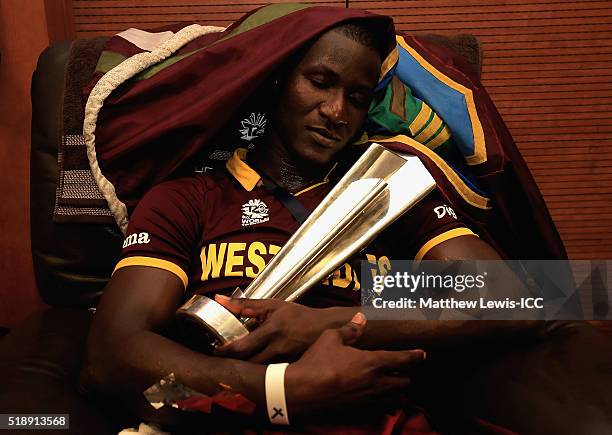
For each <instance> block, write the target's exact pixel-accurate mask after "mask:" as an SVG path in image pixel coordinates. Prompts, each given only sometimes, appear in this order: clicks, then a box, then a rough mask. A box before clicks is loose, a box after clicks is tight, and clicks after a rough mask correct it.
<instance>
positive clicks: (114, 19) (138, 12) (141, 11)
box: [73, 0, 345, 37]
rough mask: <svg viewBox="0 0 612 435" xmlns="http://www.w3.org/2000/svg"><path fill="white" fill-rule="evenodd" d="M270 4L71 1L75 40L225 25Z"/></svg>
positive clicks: (320, 1)
mask: <svg viewBox="0 0 612 435" xmlns="http://www.w3.org/2000/svg"><path fill="white" fill-rule="evenodd" d="M269 3H295V1H289V0H284V1H283V0H280V1H256V0H216V1H205V0H176V1H168V0H139V1H136V0H73V5H74V9H73V13H74V27H75V31H76V35H77V36H78V37H93V36H99V35H109V34H113V33H117V32H120V31H122V30H125V29H126V28H128V27H138V28H141V29H148V28H154V27H159V26H163V25H166V24H169V23H176V22H181V21H186V22H196V23H202V24H209V25H211V26H228V25H229V24H231V23H233V22H234V21H236V20H237V19H238V18H240V17H241V16H243V15H244V14H245V13H246V12H248V11H250V10H253V9H255V8H258V7H261V6H263V5H266V4H269ZM308 3H310V4H317V5H329V6H344V5H345V1H344V0H342V1H339V0H314V1H309V2H308Z"/></svg>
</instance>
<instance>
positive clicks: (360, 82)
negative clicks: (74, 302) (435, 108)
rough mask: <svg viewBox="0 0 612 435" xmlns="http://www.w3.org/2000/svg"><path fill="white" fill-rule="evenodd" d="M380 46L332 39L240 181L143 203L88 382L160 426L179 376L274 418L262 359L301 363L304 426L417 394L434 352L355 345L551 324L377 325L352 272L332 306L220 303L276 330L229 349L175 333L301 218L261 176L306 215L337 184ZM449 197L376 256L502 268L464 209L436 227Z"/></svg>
mask: <svg viewBox="0 0 612 435" xmlns="http://www.w3.org/2000/svg"><path fill="white" fill-rule="evenodd" d="M381 47H384V44H383V43H380V42H377V35H376V34H375V32H372V31H371V30H370V29H369V28H368V27H367V26H364V25H362V24H355V23H352V24H343V25H340V26H337V27H335V28H334V29H332V30H330V31H328V32H327V33H324V34H323V35H322V36H321V37H319V38H318V39H317V40H316V41H315V42H314V43H313V44H312V45H311V46H309V47H308V49H307V51H306V52H305V53H303V55H302V57H301V58H300V59H298V61H297V64H296V65H295V67H293V68H291V69H290V71H288V72H287V74H286V75H285V76H283V77H279V80H278V82H276V83H275V85H274V86H275V90H274V92H275V93H276V94H277V95H275V98H276V100H275V101H276V102H277V104H276V105H275V108H274V109H273V110H274V112H273V114H272V122H271V126H270V129H269V131H268V133H267V136H266V138H265V140H264V143H263V144H261V145H260V146H258V147H257V148H256V150H254V151H253V152H252V153H249V154H248V155H247V154H246V153H245V152H244V151H237V152H236V153H235V154H234V156H233V157H232V158H231V159H230V161H229V162H228V165H227V172H226V171H223V170H222V171H218V172H213V173H212V174H204V175H198V176H193V177H187V178H182V179H178V180H174V181H170V182H167V183H162V184H160V185H158V186H156V187H155V188H154V189H152V190H151V191H150V192H149V193H148V194H147V195H146V196H145V197H144V198H143V199H142V200H141V202H140V204H139V206H138V208H137V210H136V211H135V213H134V215H133V216H132V218H131V221H130V227H129V228H128V237H127V239H126V243H125V244H124V251H123V254H122V259H121V260H120V261H119V263H118V265H117V267H116V269H115V273H114V274H113V277H112V279H111V281H110V283H109V284H108V286H107V288H106V290H105V292H104V295H103V297H102V300H101V301H100V304H99V306H98V310H97V313H96V316H95V319H94V322H93V325H92V329H91V332H90V337H89V344H88V351H87V357H86V366H85V369H84V372H83V373H84V374H83V383H84V385H86V386H88V387H89V389H93V390H97V391H99V392H102V393H106V394H111V395H113V396H116V397H119V398H121V399H122V400H123V401H124V402H125V403H126V404H127V405H128V406H129V407H131V409H133V410H134V412H136V413H139V414H140V415H141V416H142V417H143V418H149V419H158V420H159V419H163V412H165V411H163V410H162V413H158V415H156V416H151V415H150V412H147V411H146V409H147V406H148V405H147V404H146V402H145V401H144V398H143V397H142V392H143V391H144V390H145V389H146V388H148V387H149V386H150V385H152V384H154V383H155V382H157V381H158V380H159V379H161V378H163V377H164V376H166V375H167V374H169V373H171V372H172V373H175V375H176V377H177V379H178V380H179V381H180V382H181V383H183V384H185V385H188V386H189V387H191V388H193V389H195V390H198V391H200V392H203V393H206V394H212V393H213V392H214V391H215V390H216V389H217V388H218V385H219V384H220V383H222V384H225V385H229V386H230V387H231V388H232V390H234V391H236V392H239V393H241V394H243V395H244V396H246V397H247V398H248V399H249V400H251V401H253V402H255V404H256V411H257V413H258V415H260V414H263V413H264V412H265V409H266V394H265V393H266V391H265V387H264V384H265V382H264V379H265V377H266V366H265V365H262V364H261V363H263V362H268V361H274V360H276V361H277V360H279V359H281V358H287V360H291V361H294V362H292V363H291V364H289V366H288V367H287V369H286V372H285V377H284V384H283V385H284V390H285V393H284V394H285V397H286V402H287V403H286V405H287V410H286V412H288V413H289V416H290V419H291V422H292V423H294V422H297V423H299V422H300V421H305V420H307V419H308V418H310V417H312V416H315V415H319V414H322V413H323V414H324V413H325V412H326V411H327V410H329V409H332V408H333V409H335V408H338V407H340V408H342V409H345V410H346V409H348V407H350V406H363V405H364V403H372V402H375V401H377V400H380V398H381V397H385V396H386V397H390V396H389V395H390V394H391V393H394V392H398V391H401V390H404V389H405V388H406V387H407V385H408V384H409V383H410V371H411V369H412V368H413V366H414V365H415V364H417V363H418V362H422V361H423V360H425V358H426V353H425V352H424V351H423V350H420V349H416V350H396V351H388V350H359V349H357V348H355V347H352V345H353V344H356V343H357V342H359V344H360V346H363V347H376V348H382V349H385V348H393V349H411V348H412V349H414V347H415V345H417V344H418V346H419V347H421V346H422V347H426V346H430V345H431V344H432V343H434V344H440V343H442V342H444V343H449V344H451V343H452V342H453V340H455V339H456V340H462V339H464V338H465V337H466V336H472V337H473V336H486V335H490V334H498V333H501V334H506V333H507V334H521V333H534V332H536V331H537V330H538V324H537V323H517V324H515V323H503V324H502V323H499V324H497V325H496V326H495V327H492V328H491V327H489V328H486V329H485V328H482V327H480V326H479V325H474V324H468V323H458V322H456V323H445V324H437V323H432V324H431V323H427V324H421V323H419V324H418V325H414V324H412V323H410V324H409V323H402V322H394V323H391V324H386V323H385V324H383V323H377V324H374V323H373V324H371V325H368V326H367V327H366V323H367V322H366V319H365V318H364V317H363V315H361V314H359V313H358V312H357V311H358V309H357V308H348V307H345V308H342V307H336V305H355V304H356V303H355V302H356V301H357V300H358V297H357V295H358V292H357V291H356V290H355V286H356V282H355V281H354V280H353V278H352V274H350V275H349V276H345V277H344V279H342V276H341V275H338V276H336V277H335V278H338V279H334V277H332V279H331V280H330V282H328V283H327V284H325V283H324V284H323V285H322V286H320V288H317V289H314V290H313V292H311V293H309V294H308V296H307V298H306V300H304V301H302V302H304V303H306V304H307V303H309V302H310V304H311V305H315V306H326V307H328V308H318V309H315V308H309V307H306V306H303V305H298V304H284V303H280V302H277V301H254V302H231V301H228V300H227V299H223V298H222V296H219V298H218V299H217V300H218V301H220V302H222V303H224V304H225V305H226V306H228V307H230V308H231V309H233V310H234V311H236V312H239V313H240V314H242V315H248V316H255V317H257V318H259V320H260V321H261V323H262V324H261V326H260V327H259V328H258V329H257V330H256V331H255V332H254V333H253V334H252V335H251V336H248V337H246V338H244V339H242V340H239V341H237V342H236V343H234V344H230V345H229V346H227V347H225V348H223V349H221V350H220V352H219V356H208V355H204V354H200V353H198V352H194V351H192V350H190V349H188V348H187V347H185V346H183V345H181V344H179V343H176V342H174V341H173V340H171V339H169V338H166V337H165V336H164V335H163V334H164V332H165V331H167V330H168V328H169V327H170V325H171V324H172V322H173V320H174V316H175V311H176V309H177V308H178V307H179V306H180V305H181V304H182V302H183V301H184V299H185V291H186V290H187V292H188V293H194V292H199V293H207V294H216V293H226V294H227V293H228V292H229V291H231V290H233V288H235V286H237V285H244V284H246V283H248V282H249V281H250V280H251V279H252V278H253V277H254V276H255V275H256V274H257V273H258V272H259V271H261V269H262V268H263V267H264V265H265V263H266V262H267V261H269V258H270V257H271V256H272V255H274V254H275V253H276V252H278V250H279V249H280V247H281V246H282V244H283V243H284V242H285V241H286V240H287V239H288V238H289V237H290V235H291V234H292V233H293V231H295V229H296V228H297V226H298V225H299V223H298V222H297V221H296V220H295V219H294V217H293V216H292V215H291V213H290V211H289V210H288V209H287V208H286V207H285V206H284V205H283V204H282V203H281V202H280V201H279V200H278V199H277V198H275V197H274V195H273V194H272V193H271V192H270V190H269V187H266V183H263V182H261V179H262V176H264V177H267V178H269V179H270V180H272V182H273V183H274V184H275V185H276V186H277V187H278V188H280V189H283V190H284V191H285V192H288V193H290V194H291V195H290V196H291V197H292V198H297V199H298V200H299V201H300V202H301V203H302V204H303V205H304V207H305V208H306V209H312V208H314V207H315V206H316V204H318V202H319V201H320V200H321V199H322V198H323V196H324V195H325V194H326V192H327V191H328V190H329V184H330V180H333V178H334V177H336V176H337V175H336V174H334V173H333V169H334V163H335V161H336V160H337V158H338V156H339V153H341V152H343V151H346V149H347V147H350V146H351V145H350V144H351V143H352V142H353V141H354V140H355V139H356V138H357V137H358V136H359V134H360V132H361V128H362V126H363V123H364V121H365V119H366V116H367V112H368V107H369V104H370V100H371V98H372V90H373V89H374V87H375V86H376V84H377V81H378V78H379V75H380V70H381V64H382V61H383V57H384V56H383V54H382V53H384V51H383V49H382V48H381ZM330 172H331V173H330ZM256 200H258V201H259V202H257V201H256ZM249 201H252V202H249ZM261 203H263V204H264V207H260V206H261ZM243 204H244V205H247V204H251V205H252V206H254V207H255V206H258V207H256V208H255V209H256V210H258V212H259V213H258V215H257V219H255V220H254V221H253V220H246V221H244V222H245V223H246V225H245V224H244V223H243V222H242V221H241V220H240V215H236V213H235V212H236V206H238V207H240V206H241V205H243ZM441 204H443V202H442V201H441V199H440V197H438V196H436V195H435V194H434V195H431V196H429V197H428V198H426V200H425V202H424V203H423V204H421V205H420V206H419V207H418V208H417V209H416V210H414V211H411V212H410V213H409V214H408V215H406V216H405V217H403V218H402V219H401V220H400V221H399V223H398V224H397V225H396V226H395V227H392V228H391V229H390V230H389V231H388V232H387V235H385V234H383V235H381V237H380V240H378V241H377V242H376V243H374V244H372V245H371V246H370V247H369V249H372V251H371V252H372V254H369V255H373V256H375V257H376V259H377V260H380V259H381V258H382V257H386V258H387V259H388V258H389V256H390V255H401V254H402V252H403V253H404V255H407V256H411V257H415V256H418V257H419V258H424V259H449V258H452V259H476V258H478V259H499V255H498V254H497V253H496V252H495V250H493V249H492V248H491V247H490V246H489V245H488V244H486V243H485V242H484V241H482V240H481V239H480V238H478V237H476V236H475V235H474V233H473V232H472V231H471V230H469V229H467V228H466V227H465V226H464V225H463V224H462V223H461V222H460V221H459V220H457V219H455V218H453V217H452V216H450V215H449V216H447V217H446V219H443V220H441V219H437V218H436V217H435V213H434V212H433V209H434V208H435V207H437V206H439V205H441ZM251 216H252V215H251ZM387 236H390V237H391V238H392V239H393V238H395V243H394V241H390V240H388V239H386V237H387ZM397 242H399V243H397ZM377 243H378V245H379V246H376V245H377ZM406 246H411V248H410V249H409V250H406V249H405V248H406ZM385 249H386V250H387V255H385ZM366 252H368V250H367V249H366ZM404 258H405V257H404ZM245 259H246V260H245ZM347 282H348V283H352V286H350V288H349V285H347ZM517 285H518V283H517ZM323 298H326V299H323ZM322 300H324V302H322ZM390 332H391V333H390ZM221 355H227V356H233V357H239V358H243V359H233V358H226V357H222V356H221ZM246 358H251V361H246V360H244V359H246ZM212 417H213V419H214V415H213V416H212Z"/></svg>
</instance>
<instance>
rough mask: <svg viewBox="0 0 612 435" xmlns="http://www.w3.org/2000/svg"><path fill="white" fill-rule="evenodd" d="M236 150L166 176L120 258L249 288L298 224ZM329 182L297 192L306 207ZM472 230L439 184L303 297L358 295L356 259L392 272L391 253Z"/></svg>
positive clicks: (195, 288)
mask: <svg viewBox="0 0 612 435" xmlns="http://www.w3.org/2000/svg"><path fill="white" fill-rule="evenodd" d="M245 156H246V150H244V149H242V150H238V151H237V152H236V153H235V154H234V155H233V156H232V158H230V159H229V160H228V162H227V164H226V168H227V170H218V171H213V172H211V173H205V174H195V175H193V176H191V177H186V178H181V179H177V180H173V181H169V182H165V183H161V184H159V185H157V186H155V187H154V188H153V189H151V190H150V191H149V192H148V193H147V194H146V195H145V197H144V198H143V199H142V200H141V201H140V203H139V205H138V207H137V209H136V210H135V212H134V214H133V216H132V218H131V220H130V224H129V226H128V231H127V237H126V239H125V242H124V244H123V252H122V255H121V260H120V261H119V263H118V264H117V266H116V268H115V270H117V269H119V268H122V267H126V266H133V265H139V266H151V267H157V268H161V269H165V270H168V271H170V272H172V273H174V274H175V275H176V276H178V277H179V278H180V280H181V281H182V282H183V285H184V286H185V288H186V290H187V292H186V297H188V296H190V295H192V294H194V293H198V294H207V295H212V294H215V293H219V292H223V293H229V292H231V291H233V290H234V288H236V287H241V288H242V289H244V288H245V287H246V286H247V285H248V284H249V283H250V282H251V280H252V279H253V278H255V277H256V276H257V275H258V274H259V273H260V272H261V271H262V269H263V268H264V267H265V265H266V264H268V262H269V261H270V259H271V258H272V257H273V256H274V255H275V254H277V253H278V251H280V249H281V247H282V246H283V245H284V244H285V243H286V242H287V240H288V239H289V238H290V237H291V235H292V234H293V233H294V232H295V231H296V230H297V228H298V226H299V224H298V222H297V221H296V220H295V218H294V217H293V216H292V215H291V213H290V212H289V210H288V209H287V208H286V207H285V206H284V205H283V204H282V203H281V202H280V201H279V200H278V199H277V198H276V197H275V196H274V195H273V194H272V193H271V192H269V191H268V189H267V188H266V187H264V186H263V183H261V179H260V176H259V174H258V173H257V172H256V171H255V170H254V169H253V168H251V167H250V166H249V165H248V164H247V163H246V162H245V161H244V158H245ZM329 190H330V182H329V174H328V176H326V177H325V179H323V180H322V181H321V182H319V183H315V184H313V185H311V186H309V187H307V188H305V189H303V190H302V191H301V192H298V193H296V194H295V196H296V198H297V199H298V200H299V201H300V202H301V203H302V205H303V206H304V207H305V208H306V209H307V210H310V211H311V210H314V208H315V207H316V206H317V205H318V204H319V202H321V200H322V199H323V198H324V197H325V195H326V194H327V193H328V192H329ZM468 234H469V235H473V234H474V233H472V232H471V231H470V230H469V229H467V228H465V226H464V225H463V224H462V223H461V222H460V221H459V220H458V219H457V216H456V215H455V213H454V212H453V210H452V209H451V208H450V207H448V206H447V205H445V204H444V203H443V202H442V200H441V198H440V196H439V194H437V193H436V192H434V193H432V194H430V195H428V196H427V197H426V198H425V199H423V200H422V201H421V202H420V203H419V204H417V205H416V206H415V207H413V208H412V209H411V210H409V211H408V212H407V213H406V214H404V215H403V216H402V217H401V218H400V219H399V220H398V221H396V222H395V223H394V224H393V225H391V226H390V227H389V228H388V229H387V230H385V231H384V232H383V233H381V234H380V235H379V236H378V237H377V238H376V240H374V241H373V242H372V243H371V244H370V245H369V246H368V247H366V248H365V249H364V250H362V251H361V253H359V254H358V255H356V256H355V257H354V258H352V259H351V260H350V261H348V262H347V263H346V264H344V265H343V266H342V267H340V268H339V269H338V270H336V271H335V272H334V273H333V274H332V275H331V276H330V277H329V278H327V279H325V280H324V281H323V282H322V283H321V285H319V286H318V287H317V288H315V289H313V290H311V291H310V292H309V293H307V295H306V296H305V297H304V299H303V300H302V301H301V302H303V303H306V304H308V305H313V306H330V305H356V304H359V303H360V292H359V291H358V290H360V285H359V276H360V271H359V264H360V260H367V261H368V265H369V266H370V268H371V272H372V273H374V274H384V273H386V272H388V270H389V266H390V261H389V259H390V258H395V259H414V258H416V259H420V258H422V257H423V256H424V255H425V254H426V252H427V251H428V250H429V249H431V248H432V247H433V246H435V245H437V244H439V243H441V242H443V241H445V240H448V239H450V238H452V237H458V236H461V235H468Z"/></svg>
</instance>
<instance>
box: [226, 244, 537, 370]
mask: <svg viewBox="0 0 612 435" xmlns="http://www.w3.org/2000/svg"><path fill="white" fill-rule="evenodd" d="M423 259H424V260H449V259H458V260H476V259H479V260H501V258H500V256H499V254H498V253H497V252H496V251H495V250H494V249H493V248H492V247H491V246H490V245H489V244H487V243H486V242H484V241H482V240H481V239H480V238H478V237H475V236H461V237H456V238H453V239H450V240H447V241H445V242H442V243H440V244H439V245H436V246H434V247H433V248H432V249H431V250H429V251H428V252H427V254H426V255H425V257H424V258H423ZM499 279H500V280H501V281H506V282H508V281H509V280H510V282H512V285H513V286H515V287H517V288H519V287H522V283H521V282H520V281H519V280H518V279H517V278H516V276H515V275H514V274H513V273H512V272H511V271H510V270H508V273H507V274H505V275H504V276H503V277H499ZM493 285H495V284H494V283H493ZM217 301H218V302H220V303H222V304H224V305H225V306H226V307H227V308H229V309H231V310H232V311H234V312H235V313H237V314H239V315H244V316H247V317H257V318H259V319H260V321H261V322H262V324H261V325H260V326H259V327H258V328H257V329H256V330H255V331H253V332H251V333H250V334H249V335H248V336H246V337H244V338H242V339H240V340H237V341H235V342H233V343H231V344H229V345H226V346H224V347H223V348H222V349H221V350H220V351H219V354H220V355H227V356H233V357H236V358H244V359H246V358H248V359H250V360H251V361H257V362H265V361H269V360H272V359H274V358H277V357H278V356H283V357H293V358H295V357H297V356H299V355H300V354H301V352H303V349H304V348H305V347H306V346H307V345H308V344H309V343H311V342H312V340H313V339H316V337H318V334H319V333H320V330H321V329H325V328H334V327H338V326H339V325H342V324H343V323H345V322H346V321H347V320H348V319H350V318H351V316H353V315H354V314H355V313H356V312H358V311H359V307H331V308H324V309H314V308H309V307H304V306H302V305H298V304H290V303H286V302H282V301H277V300H265V301H250V300H240V299H232V300H229V299H224V298H218V299H217ZM544 326H545V323H544V322H541V321H479V320H466V321H459V320H456V321H415V320H412V321H410V320H409V321H400V320H387V321H369V322H368V325H367V327H366V330H365V332H364V335H363V337H362V338H361V339H360V341H359V347H361V348H366V349H406V348H412V349H414V348H421V349H425V350H427V351H431V350H436V349H439V348H443V347H453V346H458V345H464V344H468V343H469V344H476V343H483V342H486V341H487V340H493V339H495V340H503V339H506V338H518V339H527V338H537V337H538V336H539V335H540V334H543V332H544Z"/></svg>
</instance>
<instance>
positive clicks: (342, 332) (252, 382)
mask: <svg viewBox="0 0 612 435" xmlns="http://www.w3.org/2000/svg"><path fill="white" fill-rule="evenodd" d="M182 294H183V287H182V284H181V282H180V280H179V279H178V278H177V277H176V276H175V275H174V274H172V273H170V272H167V271H165V270H162V269H156V268H151V267H143V266H131V267H126V268H123V269H119V270H118V271H117V272H116V273H115V274H114V275H113V278H112V280H111V282H110V283H109V285H108V287H107V288H106V290H105V293H104V295H103V297H102V300H101V302H100V304H99V308H98V311H97V312H96V315H95V316H94V321H93V324H92V327H91V331H90V335H89V341H88V345H87V354H86V360H85V365H84V368H83V372H82V376H81V382H82V384H83V386H84V388H85V389H86V390H90V391H94V392H98V393H103V394H107V395H111V396H115V397H117V398H118V399H120V400H121V401H122V402H124V404H125V405H126V406H127V407H128V409H130V410H131V411H132V412H133V413H135V414H136V415H138V416H140V417H142V418H145V419H147V420H148V421H152V422H160V423H173V422H176V421H177V417H179V415H178V411H176V410H173V409H165V408H162V409H161V410H159V411H153V408H152V407H150V405H149V404H148V403H146V401H145V399H144V397H143V395H142V393H143V391H144V390H145V389H147V388H148V387H149V386H151V385H152V384H154V383H155V382H157V381H159V380H160V379H161V378H163V377H164V376H166V375H167V374H169V373H171V372H173V373H175V375H176V378H177V379H178V380H179V382H181V383H183V384H185V385H187V386H189V387H191V388H193V389H195V390H198V391H200V392H202V393H205V394H213V393H214V392H215V391H216V389H217V385H218V383H219V382H223V383H224V384H227V385H230V386H231V387H232V389H233V390H234V391H236V392H240V393H242V394H243V395H244V396H246V397H247V398H249V399H250V400H252V401H254V402H255V404H256V410H257V412H258V414H260V416H261V415H263V414H265V410H266V406H265V391H264V378H265V371H266V366H263V365H259V364H255V363H252V362H246V361H239V360H235V359H228V358H218V357H213V356H207V355H203V354H200V353H198V352H194V351H192V350H190V349H188V348H186V347H184V346H182V345H180V344H178V343H175V342H173V341H172V340H170V339H168V338H165V337H164V336H162V335H161V334H160V333H161V332H163V331H164V330H165V329H166V328H167V327H168V325H170V323H171V322H172V320H173V318H174V315H175V311H176V309H177V308H178V306H179V304H180V301H181V298H182ZM364 326H365V321H364V322H359V321H357V322H355V321H353V322H349V323H347V324H345V325H343V326H342V327H341V328H339V329H336V330H327V331H324V333H323V334H321V337H320V338H319V339H318V340H317V341H316V342H315V343H313V344H312V345H311V346H310V347H309V348H308V351H307V352H306V353H305V354H304V355H303V357H302V358H300V359H299V360H298V361H296V362H295V363H293V364H291V365H290V366H289V368H288V369H287V372H286V377H285V391H286V397H287V404H288V407H289V410H290V413H291V415H292V419H293V420H294V419H295V418H297V419H298V420H299V418H300V417H301V416H308V415H311V414H312V413H313V412H316V411H318V410H320V409H326V408H329V407H332V406H336V405H337V404H338V403H339V401H340V398H341V397H343V403H344V404H350V403H359V402H360V401H363V400H367V399H371V398H372V397H376V396H379V395H384V394H388V393H390V392H392V391H395V390H399V389H402V388H405V387H406V386H407V384H408V382H409V379H408V376H407V375H406V372H405V369H406V368H409V367H411V366H412V365H413V363H415V362H417V361H419V360H421V359H422V358H423V356H424V355H423V354H422V352H420V351H410V352H408V351H404V352H385V351H378V352H368V351H361V350H357V349H355V348H353V347H351V346H350V345H352V344H354V343H355V342H356V341H357V339H358V338H359V337H360V336H361V335H362V333H363V329H364ZM332 355H333V357H332ZM349 368H350V369H349ZM399 370H402V373H401V374H399V373H398V371H399Z"/></svg>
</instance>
